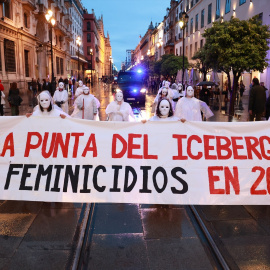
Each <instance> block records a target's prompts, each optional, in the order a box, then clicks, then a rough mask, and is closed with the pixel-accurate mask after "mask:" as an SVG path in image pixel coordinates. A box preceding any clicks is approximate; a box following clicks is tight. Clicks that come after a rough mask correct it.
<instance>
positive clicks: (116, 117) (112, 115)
mask: <svg viewBox="0 0 270 270" xmlns="http://www.w3.org/2000/svg"><path fill="white" fill-rule="evenodd" d="M106 114H107V115H108V121H135V117H134V114H133V111H132V108H131V106H130V105H129V104H128V103H127V102H125V101H124V96H123V92H122V91H119V92H117V93H116V94H115V100H114V101H112V102H111V103H110V104H108V106H107V108H106Z"/></svg>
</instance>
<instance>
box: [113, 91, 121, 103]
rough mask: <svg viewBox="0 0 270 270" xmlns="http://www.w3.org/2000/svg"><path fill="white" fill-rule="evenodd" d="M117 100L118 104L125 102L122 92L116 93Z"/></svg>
mask: <svg viewBox="0 0 270 270" xmlns="http://www.w3.org/2000/svg"><path fill="white" fill-rule="evenodd" d="M115 99H116V100H117V101H118V102H120V101H122V100H123V93H121V92H118V93H116V95H115Z"/></svg>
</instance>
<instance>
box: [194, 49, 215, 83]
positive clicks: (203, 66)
mask: <svg viewBox="0 0 270 270" xmlns="http://www.w3.org/2000/svg"><path fill="white" fill-rule="evenodd" d="M192 59H193V60H197V62H196V64H195V67H196V68H197V69H198V70H199V71H200V72H201V73H203V81H206V75H207V73H208V72H209V71H210V70H211V69H212V63H213V62H212V61H211V59H210V52H207V50H206V48H205V47H202V48H200V49H199V50H198V51H197V52H196V53H195V54H194V56H193V57H192Z"/></svg>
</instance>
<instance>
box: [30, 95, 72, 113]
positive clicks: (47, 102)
mask: <svg viewBox="0 0 270 270" xmlns="http://www.w3.org/2000/svg"><path fill="white" fill-rule="evenodd" d="M37 100H38V106H37V107H36V109H35V110H34V112H33V113H27V114H26V116H27V117H29V116H31V115H33V116H50V117H58V116H60V117H61V118H66V117H69V115H67V114H66V113H65V112H63V111H62V110H58V109H55V107H54V104H53V98H52V96H51V94H50V92H49V91H48V90H45V91H42V92H41V93H40V94H39V95H38V96H37Z"/></svg>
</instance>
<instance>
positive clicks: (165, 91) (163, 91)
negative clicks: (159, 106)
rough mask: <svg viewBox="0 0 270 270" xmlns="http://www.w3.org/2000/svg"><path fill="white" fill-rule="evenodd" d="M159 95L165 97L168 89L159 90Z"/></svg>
mask: <svg viewBox="0 0 270 270" xmlns="http://www.w3.org/2000/svg"><path fill="white" fill-rule="evenodd" d="M161 94H162V95H163V96H167V94H168V89H166V88H163V89H162V90H161Z"/></svg>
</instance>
